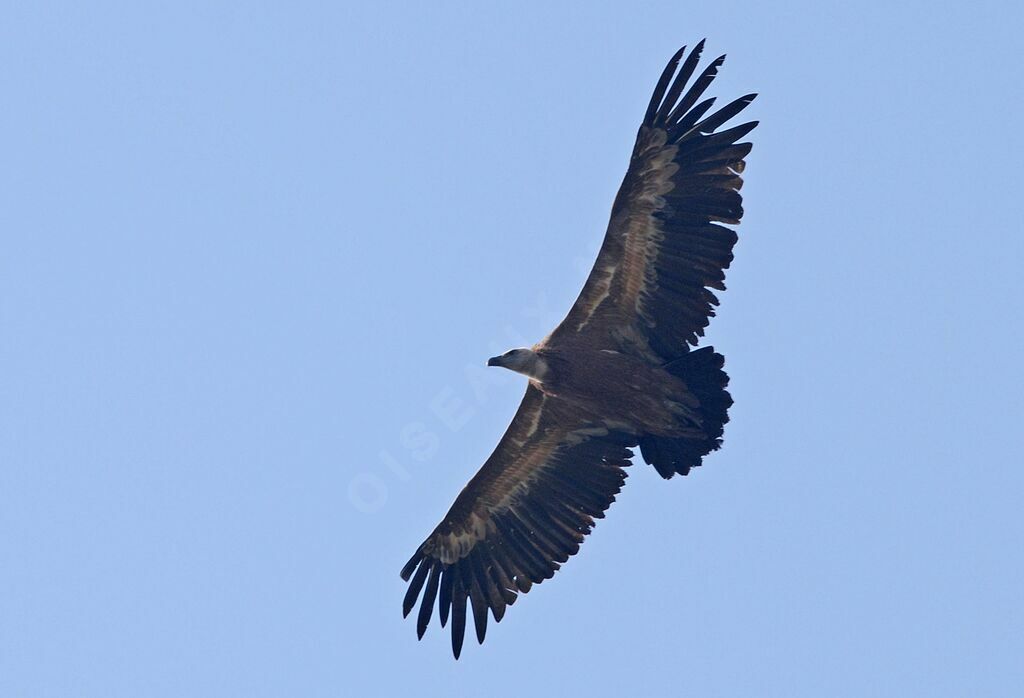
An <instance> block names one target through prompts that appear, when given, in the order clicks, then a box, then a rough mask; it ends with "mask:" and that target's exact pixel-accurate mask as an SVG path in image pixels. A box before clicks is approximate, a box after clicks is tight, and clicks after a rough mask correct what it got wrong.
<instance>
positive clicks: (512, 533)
mask: <svg viewBox="0 0 1024 698" xmlns="http://www.w3.org/2000/svg"><path fill="white" fill-rule="evenodd" d="M703 46H704V42H703V41H701V42H700V43H699V44H698V45H697V46H696V47H695V48H694V50H693V51H692V52H691V53H690V54H689V55H688V56H687V57H686V59H685V60H684V61H683V62H682V65H681V66H680V65H679V63H680V59H681V58H682V56H683V54H684V52H685V48H684V49H680V50H679V51H678V52H677V53H676V54H675V55H674V56H673V57H672V60H671V61H669V64H668V66H667V67H666V68H665V71H664V72H663V74H662V76H661V79H660V80H659V81H658V84H657V86H656V87H655V90H654V94H653V96H652V98H651V102H650V105H649V106H648V109H647V112H646V114H645V115H644V119H643V122H642V123H641V125H640V131H639V133H638V134H637V141H636V145H635V147H634V149H633V155H632V158H631V160H630V164H629V169H628V171H627V172H626V177H625V179H624V180H623V183H622V187H621V188H620V189H619V193H618V195H617V196H616V197H615V203H614V205H613V207H612V213H611V220H610V223H609V225H608V231H607V232H606V234H605V238H604V243H603V245H602V247H601V251H600V253H599V254H598V257H597V261H596V262H595V264H594V268H593V270H592V271H591V273H590V276H589V278H588V279H587V282H586V284H585V285H584V287H583V290H582V292H581V293H580V296H579V298H578V299H577V300H576V303H575V304H574V305H573V306H572V309H571V310H570V311H569V314H568V315H567V316H566V318H565V319H564V320H563V321H562V323H561V324H559V326H558V327H557V328H556V329H555V330H554V331H553V332H552V333H551V334H550V335H549V336H548V337H547V338H545V339H544V340H543V341H541V342H540V343H539V344H537V345H535V346H534V347H533V348H531V349H515V350H512V351H510V352H508V353H506V354H504V355H502V356H500V357H494V358H493V359H491V360H490V361H489V362H488V363H489V365H495V366H502V367H505V368H509V369H511V370H514V371H517V372H520V373H523V374H524V375H526V376H528V377H529V379H530V381H529V385H528V387H527V389H526V395H525V397H524V398H523V402H522V404H521V405H520V406H519V411H518V412H517V413H516V416H515V417H514V418H513V420H512V423H511V424H510V425H509V427H508V429H507V431H506V432H505V435H504V436H503V437H502V438H501V441H500V442H499V443H498V446H497V448H496V449H495V450H494V453H493V454H491V457H490V458H488V459H487V462H486V463H484V465H483V467H482V468H481V469H480V471H479V472H478V473H477V474H476V475H475V476H474V477H473V478H472V479H471V480H470V481H469V483H468V484H467V485H466V487H465V488H464V489H463V490H462V492H461V493H460V494H459V496H458V498H456V500H455V503H454V504H453V505H452V508H451V510H450V511H449V512H448V514H447V515H446V516H445V518H444V520H443V521H442V522H441V523H440V524H439V525H438V526H437V528H435V529H434V531H433V532H432V533H431V534H430V536H428V537H427V539H426V540H425V541H424V542H423V544H422V545H421V546H420V547H419V548H418V549H417V550H416V553H415V554H414V555H413V556H412V558H411V559H410V560H409V562H408V563H407V564H406V565H405V567H404V568H403V569H402V578H403V579H405V580H407V581H409V588H408V591H407V593H406V595H405V600H404V602H403V613H404V614H405V615H408V614H409V613H410V612H411V611H412V609H413V607H414V606H415V605H416V602H417V600H418V599H420V596H421V592H422V599H421V600H420V609H419V612H418V614H417V624H416V627H417V633H418V635H419V636H420V637H422V636H423V633H424V632H425V631H426V628H427V625H428V624H429V622H430V617H431V615H432V613H433V608H434V604H435V600H436V601H438V602H439V604H438V615H439V619H440V622H441V625H442V626H444V625H445V624H446V623H447V622H448V620H449V619H450V620H451V622H452V650H453V652H454V654H455V657H456V658H458V656H459V653H460V652H461V649H462V642H463V637H464V634H465V627H466V621H467V605H468V606H469V607H470V608H471V609H472V614H473V621H474V627H475V631H476V635H477V639H478V640H479V641H480V642H483V640H484V636H485V633H486V630H487V617H488V612H490V615H491V617H493V619H494V620H495V621H496V622H497V621H500V620H501V619H502V617H503V616H504V614H505V610H506V608H507V607H508V606H511V605H512V604H513V603H515V601H516V599H517V598H518V597H519V594H521V593H526V592H528V591H529V590H530V589H531V588H532V586H533V585H534V584H539V583H540V582H542V581H543V580H545V579H548V578H550V577H551V576H552V575H553V574H554V573H555V571H556V570H558V568H559V566H560V565H561V564H562V563H564V562H565V561H566V560H567V559H568V558H569V557H570V556H571V555H573V554H575V553H576V551H577V550H579V546H580V544H581V543H582V542H583V538H584V536H586V535H587V534H588V533H589V532H590V530H591V528H593V526H594V520H595V519H599V518H602V517H604V512H605V510H606V509H607V508H608V506H609V505H610V504H611V503H612V501H614V499H615V495H616V494H618V492H619V490H620V489H621V488H622V485H623V483H624V482H625V479H626V472H625V470H624V468H626V467H627V466H628V465H630V459H631V457H632V456H633V452H632V451H631V448H633V447H636V446H639V447H640V453H641V455H642V457H643V459H644V461H645V462H647V463H650V464H652V465H653V466H654V467H655V469H656V470H657V471H658V473H659V474H661V475H662V477H665V478H670V477H672V476H673V475H675V474H676V473H680V474H683V475H685V474H687V473H688V472H689V471H690V469H691V468H693V467H696V466H698V465H700V464H701V461H702V459H703V457H704V456H705V455H707V454H708V453H710V452H711V451H713V450H715V449H717V448H718V447H719V446H720V444H721V436H722V430H723V426H724V424H725V423H726V422H727V421H728V414H727V410H728V408H729V406H730V405H731V404H732V399H731V398H730V397H729V393H728V392H727V391H726V390H725V388H726V385H727V384H728V376H727V375H726V374H725V372H724V371H723V370H722V365H723V359H722V357H721V355H719V354H716V353H715V352H714V350H713V349H712V348H711V347H704V348H702V349H698V350H693V351H691V350H690V347H691V346H695V345H696V344H697V342H698V339H699V337H701V336H702V335H703V334H704V328H705V327H706V326H707V324H708V321H709V318H710V317H712V316H713V315H714V306H716V305H718V299H717V298H716V297H715V295H714V293H712V291H711V289H718V290H722V289H724V288H725V286H724V278H725V269H726V268H728V266H729V264H730V262H731V261H732V248H733V245H734V244H735V242H736V233H735V232H734V231H733V230H732V229H731V228H727V227H725V225H722V224H727V225H736V224H738V223H739V221H740V218H741V217H742V215H743V208H742V206H741V202H742V200H741V197H740V194H739V190H740V187H741V186H742V179H741V177H740V174H741V173H742V172H743V168H744V158H745V157H746V155H747V154H748V153H749V152H750V148H751V145H750V143H737V141H739V140H740V139H741V138H743V136H745V135H746V134H747V133H749V132H750V130H751V129H753V128H754V126H756V125H757V122H749V123H745V124H741V125H739V126H735V127H732V128H729V129H726V130H721V131H719V130H718V129H719V127H721V126H722V125H723V124H725V122H727V121H728V120H729V119H731V118H732V117H734V116H735V115H736V114H738V113H739V112H740V111H741V110H742V109H743V108H744V107H746V106H747V105H748V104H749V103H750V102H751V101H752V100H753V98H754V95H746V96H744V97H741V98H739V99H737V100H735V101H733V102H731V103H729V104H728V105H726V106H725V107H723V108H722V109H720V110H719V111H717V112H714V113H713V114H711V115H710V116H705V115H706V114H707V113H708V112H709V111H710V109H711V106H712V103H713V102H714V99H705V100H703V101H700V99H701V96H702V94H703V93H704V91H705V90H706V89H707V87H708V85H710V84H711V82H712V80H713V79H714V77H715V74H716V73H717V71H718V68H719V67H720V66H721V64H722V61H723V60H724V56H722V57H720V58H718V59H716V60H715V61H713V62H712V63H711V64H710V65H709V66H708V67H707V68H705V69H704V70H703V71H702V72H701V73H700V74H699V75H698V76H697V78H696V79H695V80H694V81H693V82H692V84H691V83H690V78H692V77H693V75H694V73H695V71H696V69H697V64H698V62H699V58H700V53H701V50H702V49H703ZM677 69H678V73H677ZM673 76H674V77H673Z"/></svg>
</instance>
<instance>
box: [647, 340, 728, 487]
mask: <svg viewBox="0 0 1024 698" xmlns="http://www.w3.org/2000/svg"><path fill="white" fill-rule="evenodd" d="M724 364H725V357H723V356H722V355H721V354H717V353H715V350H714V349H713V348H712V347H704V348H702V349H698V350H696V351H692V352H690V353H688V354H686V355H684V356H682V357H681V358H678V359H675V360H673V361H670V362H668V363H667V364H665V365H664V366H663V368H664V369H665V370H666V371H668V372H669V373H671V374H672V375H673V376H675V377H676V378H679V379H680V380H682V381H683V382H684V383H686V386H687V387H688V388H689V389H690V392H691V393H692V394H693V395H694V396H695V397H696V398H697V400H698V401H699V402H700V406H699V407H698V408H697V414H698V415H700V418H701V428H702V431H703V432H704V433H703V435H702V436H701V437H699V438H691V437H687V438H665V437H657V436H643V437H641V438H640V454H641V455H642V456H643V458H644V462H646V463H649V464H650V465H653V466H654V468H655V470H657V471H658V474H659V475H661V476H662V477H663V478H665V479H666V480H667V479H669V478H670V477H672V476H673V475H675V474H676V473H679V474H680V475H686V474H687V473H689V472H690V468H696V467H697V466H698V465H700V463H701V459H703V458H704V456H706V455H707V454H709V453H711V452H712V451H716V450H718V447H719V446H721V445H722V431H723V428H724V426H725V423H726V422H728V421H729V413H728V410H729V406H730V405H732V397H731V396H730V395H729V391H727V390H726V389H725V387H726V386H727V385H729V376H728V375H727V374H726V373H725V371H723V370H722V366H723V365H724Z"/></svg>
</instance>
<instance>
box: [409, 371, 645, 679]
mask: <svg viewBox="0 0 1024 698" xmlns="http://www.w3.org/2000/svg"><path fill="white" fill-rule="evenodd" d="M579 420H580V417H579V416H578V415H576V414H575V412H574V411H573V410H572V409H571V408H569V407H567V406H566V405H565V404H564V403H562V402H561V401H558V400H552V399H548V398H546V397H545V396H544V394H543V393H542V392H541V391H539V390H538V389H536V388H534V387H533V386H532V385H531V386H530V387H528V388H527V390H526V395H525V397H524V398H523V402H522V404H521V405H520V406H519V411H518V412H516V416H515V417H514V418H513V420H512V423H511V424H510V425H509V427H508V430H507V431H506V432H505V435H504V436H503V437H502V439H501V441H500V442H499V443H498V446H497V448H496V449H495V450H494V453H493V454H492V455H491V457H490V458H488V459H487V462H486V463H484V466H483V467H482V468H481V469H480V471H479V472H478V473H477V474H476V475H475V476H474V477H473V479H471V480H470V481H469V483H468V484H467V485H466V487H465V488H464V489H463V490H462V493H461V494H459V496H458V498H457V499H456V500H455V504H453V505H452V508H451V510H450V511H449V512H448V514H447V515H446V516H445V517H444V520H443V521H441V523H440V524H439V525H438V526H437V528H435V529H434V532H433V533H431V534H430V536H428V537H427V539H426V540H425V541H424V542H423V544H422V545H421V546H420V547H419V548H418V549H417V550H416V554H414V555H413V556H412V558H411V559H410V560H409V562H408V563H406V565H405V567H404V568H403V569H402V579H405V580H407V581H408V580H410V578H411V580H412V581H411V582H410V584H409V590H408V592H407V593H406V595H405V601H404V603H403V605H402V611H403V613H404V614H405V615H408V614H409V612H410V611H411V610H412V609H413V607H414V606H415V605H416V601H417V599H418V598H419V595H420V592H421V591H423V599H422V601H421V602H420V609H419V614H418V619H417V624H416V632H417V633H418V634H419V636H420V637H421V638H422V637H423V633H424V632H425V631H426V629H427V624H428V623H429V621H430V616H431V614H432V613H433V609H434V600H435V599H439V601H440V604H439V607H438V614H439V618H440V621H441V625H442V626H444V625H445V623H446V622H447V621H448V617H449V614H450V615H451V619H452V650H453V652H454V653H455V657H456V659H457V658H458V656H459V653H460V652H461V650H462V639H463V634H464V633H465V629H466V605H467V602H468V603H469V605H470V606H471V607H472V609H473V619H474V622H475V624H476V636H477V639H478V640H479V641H480V642H483V641H484V633H485V632H486V630H487V612H488V610H490V612H491V614H492V616H493V617H494V620H495V621H496V622H497V621H500V620H501V618H502V616H504V615H505V607H506V606H510V605H512V603H513V602H515V600H516V597H517V594H518V593H520V592H521V593H524V594H525V593H526V592H528V591H529V590H530V587H531V586H532V585H534V584H539V583H540V582H542V581H543V580H545V579H548V578H550V577H551V576H552V575H554V573H555V571H556V570H557V569H558V568H559V566H560V564H561V563H563V562H565V561H566V560H568V559H569V556H570V555H573V554H575V553H576V551H577V550H579V546H580V543H581V542H582V541H583V537H584V536H585V535H587V534H588V533H589V532H590V529H591V527H592V526H593V525H594V519H599V518H603V517H604V511H605V509H607V508H608V506H609V505H610V504H611V503H612V502H613V501H614V500H615V495H616V494H618V492H619V490H620V488H621V487H622V484H623V482H624V481H625V478H626V473H625V471H624V470H623V468H625V467H626V466H628V465H629V458H630V457H631V456H632V452H631V451H630V450H629V446H630V445H631V443H635V438H633V439H632V440H631V439H630V437H629V436H626V435H622V434H617V433H615V432H614V431H610V430H608V429H605V428H602V427H599V426H597V427H595V426H594V425H593V424H582V423H581V422H580V421H579Z"/></svg>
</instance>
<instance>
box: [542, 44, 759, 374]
mask: <svg viewBox="0 0 1024 698" xmlns="http://www.w3.org/2000/svg"><path fill="white" fill-rule="evenodd" d="M703 47H704V42H703V41H701V42H700V43H699V44H697V46H696V47H695V48H694V50H693V51H692V52H691V53H690V55H689V56H687V57H686V60H685V61H683V63H682V67H679V62H680V59H681V58H682V56H683V53H684V52H685V50H686V49H685V47H684V48H682V49H680V50H679V51H678V52H677V53H676V54H675V55H674V56H673V57H672V60H671V61H669V64H668V66H667V67H666V68H665V71H664V72H663V73H662V76H661V79H660V80H659V81H658V84H657V87H655V89H654V95H653V96H652V97H651V102H650V105H649V106H648V108H647V113H646V115H645V116H644V120H643V123H642V124H641V125H640V131H639V133H638V134H637V139H636V146H635V147H634V148H633V156H632V159H631V160H630V164H629V170H628V171H627V172H626V177H625V179H624V180H623V182H622V186H621V188H620V189H619V192H618V194H617V195H616V197H615V203H614V205H613V207H612V214H611V220H610V222H609V224H608V231H607V233H606V234H605V239H604V243H603V245H602V247H601V251H600V253H599V254H598V257H597V261H596V262H595V264H594V268H593V270H592V271H591V273H590V277H589V278H588V279H587V282H586V284H585V285H584V287H583V291H582V292H581V293H580V296H579V298H578V299H577V300H576V303H575V304H574V305H573V307H572V309H571V310H570V311H569V314H568V316H567V317H566V318H565V320H563V321H562V323H561V324H560V325H559V326H558V328H557V329H555V331H554V332H552V333H551V335H550V336H549V337H548V339H547V340H546V341H547V342H548V343H551V344H555V343H562V344H571V343H573V342H574V341H577V340H578V339H580V338H583V337H586V341H588V342H590V343H597V344H605V345H606V346H608V345H610V346H613V347H615V348H618V349H620V350H622V351H626V352H629V353H633V354H635V355H639V356H643V357H646V358H649V359H652V360H657V359H660V360H663V361H668V360H671V359H674V358H677V357H678V356H680V355H681V354H683V353H685V352H686V351H688V350H689V347H688V346H687V344H691V345H696V344H697V341H698V337H699V336H701V335H703V334H704V328H705V327H706V326H707V324H708V321H709V318H710V317H711V316H713V315H714V307H715V306H716V305H718V299H717V298H716V297H715V295H714V293H713V292H712V291H711V290H710V289H720V290H722V289H724V288H725V285H724V279H725V269H726V268H728V266H729V264H730V262H731V261H732V247H733V245H734V244H735V242H736V233H735V232H734V231H733V230H731V229H730V228H727V227H725V226H723V225H720V224H722V223H725V224H731V225H736V224H738V223H739V222H740V218H741V217H742V216H743V207H742V205H741V204H742V198H741V197H740V193H739V190H740V187H741V186H742V184H743V180H742V179H741V177H740V173H741V172H743V168H744V158H745V157H746V155H747V154H748V153H749V152H750V148H751V144H750V143H737V141H739V140H740V139H741V138H743V137H744V136H745V135H746V134H747V133H749V132H750V131H751V129H753V128H754V127H755V126H756V125H757V122H756V121H751V122H748V123H745V124H741V125H739V126H735V127H733V128H729V129H726V130H723V131H719V130H717V129H718V128H719V127H720V126H722V125H723V124H724V123H725V122H727V121H728V120H729V119H731V118H732V117H734V116H736V114H738V113H739V112H740V111H742V110H743V108H744V107H746V106H747V105H748V104H750V102H751V101H752V100H753V99H754V97H755V95H752V94H750V95H746V96H744V97H740V98H739V99H737V100H735V101H733V102H731V103H729V104H728V105H726V106H725V107H723V108H722V109H720V110H718V111H716V112H714V113H713V114H711V115H710V116H705V114H707V113H708V111H709V110H710V109H711V106H712V104H713V103H714V101H715V100H714V98H712V99H706V100H703V101H701V102H699V103H698V100H700V98H701V95H702V94H703V93H704V91H705V90H706V89H707V87H708V85H710V84H711V82H712V80H714V78H715V75H716V74H717V72H718V68H719V66H721V65H722V62H723V61H724V59H725V56H721V57H719V58H717V59H715V60H714V61H712V63H711V64H710V65H709V66H708V67H707V68H705V69H704V71H703V72H701V73H700V75H699V76H698V77H697V79H696V80H695V81H694V82H693V84H692V85H691V86H689V88H688V89H687V83H688V82H689V80H690V78H691V77H692V76H693V74H694V71H695V69H696V68H697V63H698V61H699V59H700V54H701V50H702V49H703ZM677 67H679V72H678V74H677V75H676V76H675V79H674V80H673V79H672V78H673V74H674V73H675V72H676V68H677ZM684 90H685V92H684Z"/></svg>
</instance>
